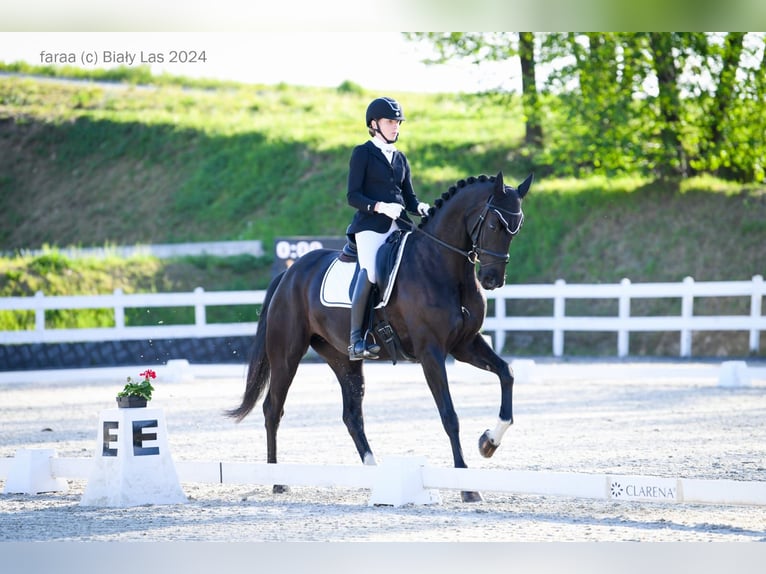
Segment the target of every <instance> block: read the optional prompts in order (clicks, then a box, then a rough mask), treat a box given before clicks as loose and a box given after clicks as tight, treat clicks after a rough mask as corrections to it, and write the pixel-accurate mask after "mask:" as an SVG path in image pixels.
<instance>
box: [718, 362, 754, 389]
mask: <svg viewBox="0 0 766 574" xmlns="http://www.w3.org/2000/svg"><path fill="white" fill-rule="evenodd" d="M718 385H719V386H721V387H749V386H750V373H748V372H747V363H746V362H745V361H724V362H723V363H721V370H720V372H719V374H718Z"/></svg>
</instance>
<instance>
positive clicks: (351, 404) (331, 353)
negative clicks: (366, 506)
mask: <svg viewBox="0 0 766 574" xmlns="http://www.w3.org/2000/svg"><path fill="white" fill-rule="evenodd" d="M312 347H313V348H314V350H315V351H316V352H317V353H318V354H319V356H321V357H322V358H323V359H324V360H325V361H327V364H328V365H329V366H330V368H331V369H332V370H333V372H334V373H335V376H336V377H337V379H338V382H339V383H340V388H341V395H342V396H343V423H344V424H345V425H346V429H348V434H349V435H351V439H352V440H353V441H354V445H355V446H356V450H357V452H358V453H359V457H360V458H361V459H362V462H363V463H364V464H368V465H375V464H376V463H375V456H374V455H373V454H372V449H371V448H370V444H369V442H368V441H367V435H366V434H365V432H364V414H363V410H362V402H363V400H364V374H363V371H362V364H363V361H351V360H349V358H348V355H347V354H345V353H340V352H338V351H337V350H336V349H335V348H334V347H332V346H331V345H330V344H329V343H326V342H325V341H316V342H312Z"/></svg>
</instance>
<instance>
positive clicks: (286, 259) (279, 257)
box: [273, 237, 346, 275]
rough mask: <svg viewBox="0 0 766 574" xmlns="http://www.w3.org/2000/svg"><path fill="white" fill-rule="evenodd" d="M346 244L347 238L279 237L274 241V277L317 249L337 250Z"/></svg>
mask: <svg viewBox="0 0 766 574" xmlns="http://www.w3.org/2000/svg"><path fill="white" fill-rule="evenodd" d="M345 244H346V238H345V237H277V238H276V239H275V240H274V268H273V272H274V275H276V274H277V273H280V272H281V271H284V270H285V269H286V268H287V267H290V265H292V264H293V263H294V262H295V260H296V259H299V258H301V257H303V256H304V255H306V253H308V252H309V251H314V250H315V249H337V250H338V251H340V250H341V249H343V246H344V245H345Z"/></svg>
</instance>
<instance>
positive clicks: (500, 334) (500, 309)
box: [495, 295, 505, 355]
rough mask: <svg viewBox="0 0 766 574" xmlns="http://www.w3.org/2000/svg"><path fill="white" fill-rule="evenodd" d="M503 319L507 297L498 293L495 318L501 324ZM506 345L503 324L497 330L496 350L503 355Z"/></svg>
mask: <svg viewBox="0 0 766 574" xmlns="http://www.w3.org/2000/svg"><path fill="white" fill-rule="evenodd" d="M503 319H505V297H503V296H502V295H497V296H496V297H495V320H496V321H497V323H498V324H501V323H502V321H503ZM504 347H505V329H503V327H502V326H501V327H499V328H498V329H497V331H495V352H496V353H497V354H498V355H502V354H503V348H504Z"/></svg>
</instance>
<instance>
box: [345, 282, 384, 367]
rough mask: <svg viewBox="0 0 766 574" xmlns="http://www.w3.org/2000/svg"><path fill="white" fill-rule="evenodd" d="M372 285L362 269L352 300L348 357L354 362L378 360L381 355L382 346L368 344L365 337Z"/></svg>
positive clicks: (373, 343)
mask: <svg viewBox="0 0 766 574" xmlns="http://www.w3.org/2000/svg"><path fill="white" fill-rule="evenodd" d="M372 287H373V285H372V283H370V282H369V281H368V280H367V271H366V270H364V269H362V270H360V271H359V276H358V277H357V279H356V285H355V286H354V296H353V297H352V298H351V337H350V344H349V346H348V357H349V359H351V360H352V361H360V360H362V359H377V358H378V353H380V345H377V344H376V343H375V342H374V341H373V342H372V343H368V342H367V340H366V338H365V337H363V335H362V332H363V329H364V327H363V323H364V315H365V312H366V311H367V302H368V300H369V298H370V292H371V291H372Z"/></svg>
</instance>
